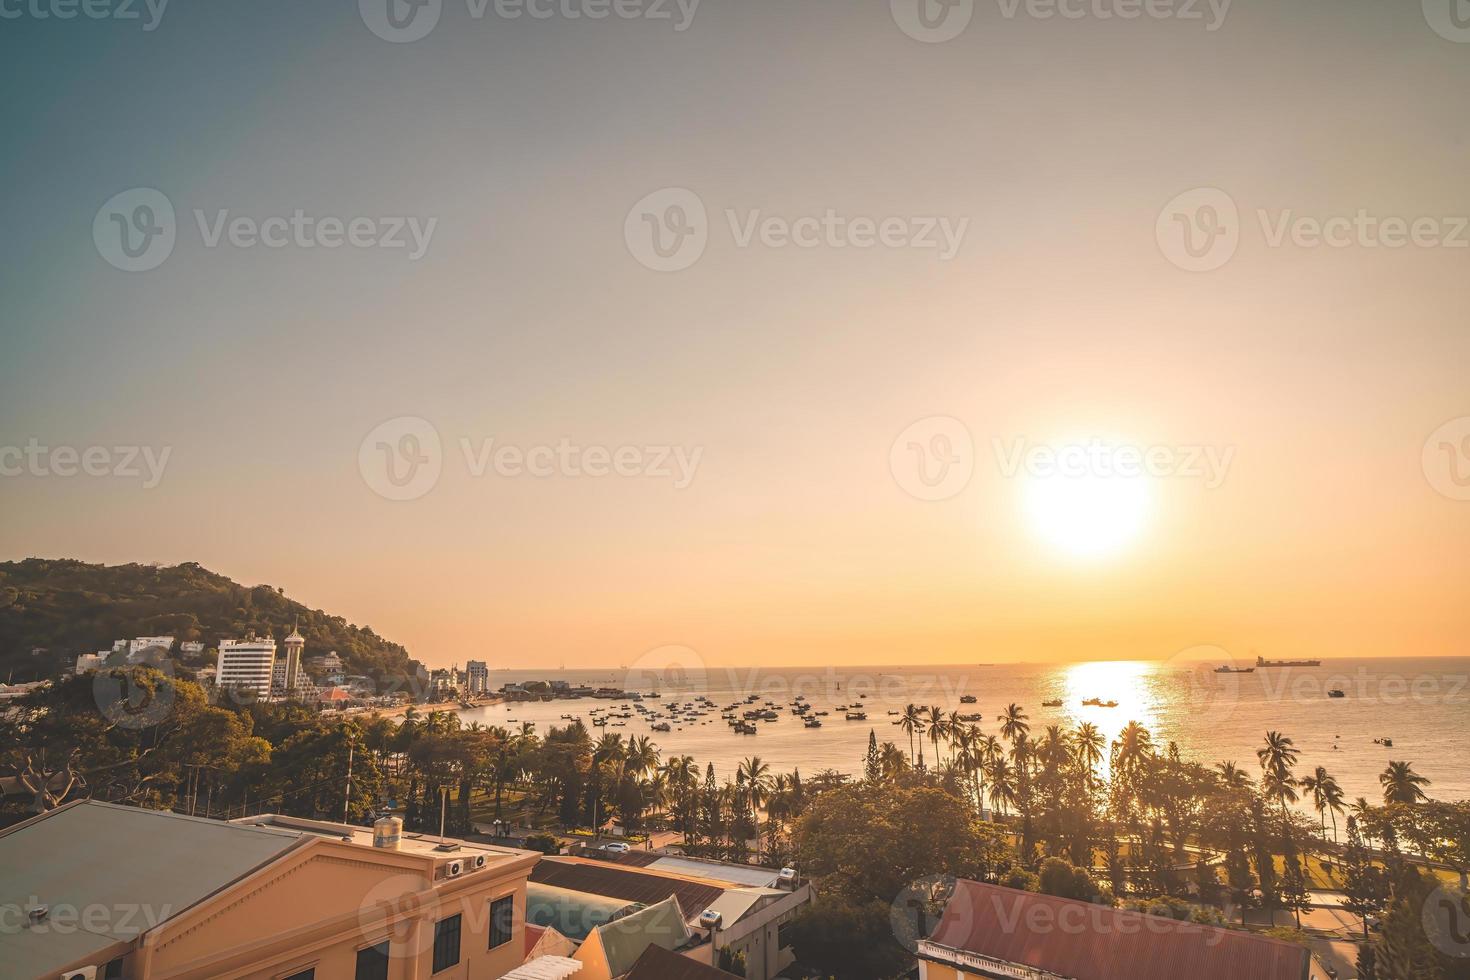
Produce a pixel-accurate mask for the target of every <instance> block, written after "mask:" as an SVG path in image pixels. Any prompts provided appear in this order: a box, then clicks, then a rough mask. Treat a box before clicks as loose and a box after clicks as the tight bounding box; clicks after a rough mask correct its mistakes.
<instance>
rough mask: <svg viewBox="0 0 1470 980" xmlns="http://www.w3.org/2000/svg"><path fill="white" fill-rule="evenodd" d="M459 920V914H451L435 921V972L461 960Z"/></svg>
mask: <svg viewBox="0 0 1470 980" xmlns="http://www.w3.org/2000/svg"><path fill="white" fill-rule="evenodd" d="M459 920H460V917H459V916H457V915H451V916H450V917H449V918H447V919H440V920H439V921H438V922H436V923H434V972H435V973H438V972H439V971H440V970H447V969H449V968H450V967H451V966H453V965H454V964H456V963H458V962H459Z"/></svg>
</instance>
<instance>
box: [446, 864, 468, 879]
mask: <svg viewBox="0 0 1470 980" xmlns="http://www.w3.org/2000/svg"><path fill="white" fill-rule="evenodd" d="M463 871H464V862H463V861H450V862H449V863H448V864H446V865H445V866H444V877H446V878H457V877H459V875H460V873H461V872H463Z"/></svg>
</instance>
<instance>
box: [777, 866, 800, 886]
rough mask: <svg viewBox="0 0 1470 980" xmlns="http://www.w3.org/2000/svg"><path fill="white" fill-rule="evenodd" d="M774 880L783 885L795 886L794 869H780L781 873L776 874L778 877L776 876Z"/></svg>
mask: <svg viewBox="0 0 1470 980" xmlns="http://www.w3.org/2000/svg"><path fill="white" fill-rule="evenodd" d="M776 880H777V881H779V882H780V883H781V884H783V885H794V884H796V869H795V868H782V869H781V873H780V874H778V875H776Z"/></svg>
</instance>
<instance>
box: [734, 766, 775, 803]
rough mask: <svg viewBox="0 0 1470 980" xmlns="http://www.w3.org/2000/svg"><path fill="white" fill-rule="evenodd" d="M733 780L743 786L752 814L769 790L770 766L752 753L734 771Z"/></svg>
mask: <svg viewBox="0 0 1470 980" xmlns="http://www.w3.org/2000/svg"><path fill="white" fill-rule="evenodd" d="M735 782H736V783H737V784H739V785H743V786H744V787H745V798H746V799H747V800H748V801H749V803H750V812H751V815H752V816H754V815H755V812H756V811H757V810H759V809H760V806H761V803H763V802H764V801H765V799H766V797H767V796H768V795H769V794H770V791H771V767H770V766H769V765H767V764H766V763H764V762H762V761H761V757H760V756H758V755H753V756H751V757H750V758H748V759H746V760H745V761H744V762H742V763H740V765H739V767H738V768H737V769H736V771H735Z"/></svg>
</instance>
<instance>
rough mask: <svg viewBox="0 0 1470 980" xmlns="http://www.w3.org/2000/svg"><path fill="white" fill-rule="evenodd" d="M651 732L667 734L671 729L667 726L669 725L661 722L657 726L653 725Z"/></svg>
mask: <svg viewBox="0 0 1470 980" xmlns="http://www.w3.org/2000/svg"><path fill="white" fill-rule="evenodd" d="M653 730H654V731H656V732H667V731H670V730H671V729H670V726H669V723H668V722H666V721H661V722H659V723H658V724H657V725H654V726H653Z"/></svg>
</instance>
